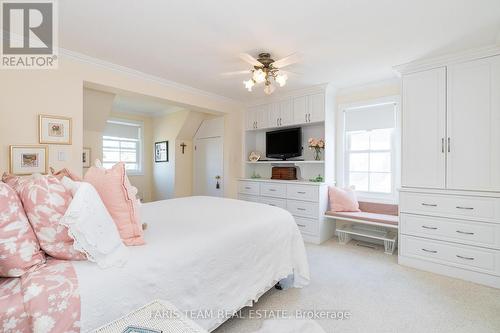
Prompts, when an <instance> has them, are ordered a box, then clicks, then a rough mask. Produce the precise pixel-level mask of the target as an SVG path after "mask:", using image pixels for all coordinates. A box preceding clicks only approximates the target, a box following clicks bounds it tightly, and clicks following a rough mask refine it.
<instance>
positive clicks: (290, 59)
mask: <svg viewBox="0 0 500 333" xmlns="http://www.w3.org/2000/svg"><path fill="white" fill-rule="evenodd" d="M299 61H300V58H299V55H298V54H297V53H292V54H290V55H289V56H286V57H284V58H281V59H280V60H276V61H275V62H273V67H275V68H283V67H286V66H290V65H292V64H295V63H297V62H299Z"/></svg>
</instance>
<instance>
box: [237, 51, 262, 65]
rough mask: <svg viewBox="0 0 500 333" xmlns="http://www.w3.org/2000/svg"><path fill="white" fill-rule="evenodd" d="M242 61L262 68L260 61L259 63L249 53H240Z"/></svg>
mask: <svg viewBox="0 0 500 333" xmlns="http://www.w3.org/2000/svg"><path fill="white" fill-rule="evenodd" d="M240 59H241V60H243V61H245V62H247V63H249V64H250V65H252V66H262V64H261V63H260V61H258V60H257V59H255V58H254V57H252V56H251V55H250V54H248V53H240Z"/></svg>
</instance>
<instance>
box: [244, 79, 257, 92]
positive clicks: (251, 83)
mask: <svg viewBox="0 0 500 333" xmlns="http://www.w3.org/2000/svg"><path fill="white" fill-rule="evenodd" d="M243 84H244V85H245V88H246V89H247V90H248V91H252V88H253V86H254V85H255V82H254V81H253V80H252V79H250V80H247V81H243Z"/></svg>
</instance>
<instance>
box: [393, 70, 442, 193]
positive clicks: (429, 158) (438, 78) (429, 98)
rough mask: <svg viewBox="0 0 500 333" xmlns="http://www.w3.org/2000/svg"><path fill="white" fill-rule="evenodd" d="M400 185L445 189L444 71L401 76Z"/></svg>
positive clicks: (429, 71)
mask: <svg viewBox="0 0 500 333" xmlns="http://www.w3.org/2000/svg"><path fill="white" fill-rule="evenodd" d="M402 99H403V110H402V121H403V122H402V162H401V163H402V169H401V176H402V180H401V183H402V186H408V187H428V188H444V187H445V164H446V142H445V140H446V139H445V138H446V123H445V122H446V69H445V68H444V67H441V68H436V69H432V70H428V71H424V72H419V73H413V74H408V75H405V76H403V92H402Z"/></svg>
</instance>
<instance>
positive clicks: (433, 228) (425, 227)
mask: <svg viewBox="0 0 500 333" xmlns="http://www.w3.org/2000/svg"><path fill="white" fill-rule="evenodd" d="M422 228H424V229H430V230H437V228H436V227H428V226H426V225H423V226H422Z"/></svg>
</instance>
